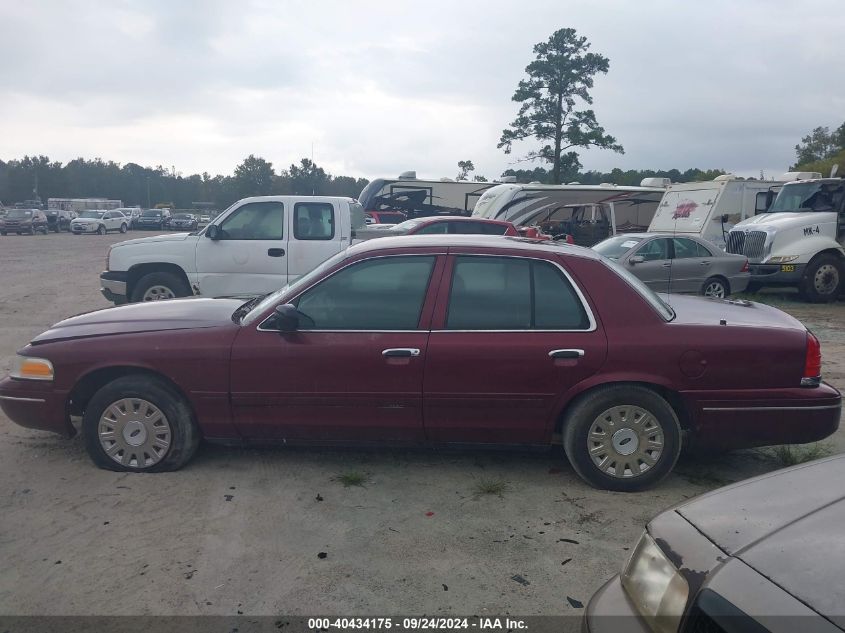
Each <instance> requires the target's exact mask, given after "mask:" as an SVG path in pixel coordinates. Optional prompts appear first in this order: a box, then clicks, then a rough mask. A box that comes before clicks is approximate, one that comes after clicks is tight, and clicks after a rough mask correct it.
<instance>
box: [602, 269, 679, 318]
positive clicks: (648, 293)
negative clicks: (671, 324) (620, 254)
mask: <svg viewBox="0 0 845 633" xmlns="http://www.w3.org/2000/svg"><path fill="white" fill-rule="evenodd" d="M601 260H602V262H604V264H605V265H606V266H607V267H608V268H610V269H611V270H612V271H613V272H615V273H616V274H617V275H619V276H620V277H622V279H624V280H625V282H626V283H627V284H628V285H629V286H631V287H632V288H633V289H634V290H636V291H637V293H638V294H639V295H640V296H641V297H642V298H643V299H645V300H646V301H647V302H648V303H649V305H651V307H652V308H654V309H655V310H656V311H657V313H658V314H659V315H660V316H661V317H663V318H664V319H665V320H666V321H671V320H672V319H674V318H675V311H674V310H673V309H672V306H670V305H669V304H668V303H666V302H665V301H664V300H663V299H661V298H660V297H659V296H658V295H657V293H656V292H654V290H652V289H651V288H649V287H648V286H646V285H645V284H644V283H643V282H642V281H641V280H640V279H639V278H637V277H635V276H634V274H633V273H631V272H630V271H629V270H628V269H626V268H625V267H624V266H620V265H619V264H617V263H616V262H615V261H614V260H612V259H609V258H607V257H604V256H602V258H601Z"/></svg>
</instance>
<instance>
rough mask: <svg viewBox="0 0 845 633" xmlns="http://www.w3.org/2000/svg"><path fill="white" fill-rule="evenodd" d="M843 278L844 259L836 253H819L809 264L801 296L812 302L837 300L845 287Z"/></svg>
mask: <svg viewBox="0 0 845 633" xmlns="http://www.w3.org/2000/svg"><path fill="white" fill-rule="evenodd" d="M843 279H845V266H843V264H842V260H841V259H839V258H838V257H836V256H835V255H819V256H817V257H814V258H813V259H812V260H811V261H810V263H809V264H807V269H806V270H805V271H804V276H803V277H802V278H801V284H800V286H799V291H800V292H801V296H802V297H803V298H804V299H805V300H806V301H809V302H810V303H828V302H830V301H836V299H837V297H839V295H840V294H841V293H842V290H843V287H845V286H843V284H845V281H843Z"/></svg>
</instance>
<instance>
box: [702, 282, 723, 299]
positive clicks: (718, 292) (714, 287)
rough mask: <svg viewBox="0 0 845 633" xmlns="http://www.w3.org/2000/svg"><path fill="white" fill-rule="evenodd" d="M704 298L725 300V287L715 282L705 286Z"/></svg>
mask: <svg viewBox="0 0 845 633" xmlns="http://www.w3.org/2000/svg"><path fill="white" fill-rule="evenodd" d="M704 296H705V297H716V298H717V299H724V298H725V287H724V286H723V285H722V284H720V283H719V282H717V281H714V282H712V283H709V284H707V287H706V288H705V289H704Z"/></svg>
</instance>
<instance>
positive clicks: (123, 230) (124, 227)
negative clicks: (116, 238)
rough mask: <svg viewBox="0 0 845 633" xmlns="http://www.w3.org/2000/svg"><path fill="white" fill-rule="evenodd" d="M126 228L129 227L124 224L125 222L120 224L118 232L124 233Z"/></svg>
mask: <svg viewBox="0 0 845 633" xmlns="http://www.w3.org/2000/svg"><path fill="white" fill-rule="evenodd" d="M128 230H129V227H127V226H126V223H125V222H124V223H123V224H121V225H120V232H121V233H126V231H128Z"/></svg>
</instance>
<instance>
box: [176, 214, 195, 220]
mask: <svg viewBox="0 0 845 633" xmlns="http://www.w3.org/2000/svg"><path fill="white" fill-rule="evenodd" d="M173 219H174V220H193V219H194V216H192V215H190V214H188V213H177V214H176V215H174V216H173Z"/></svg>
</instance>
